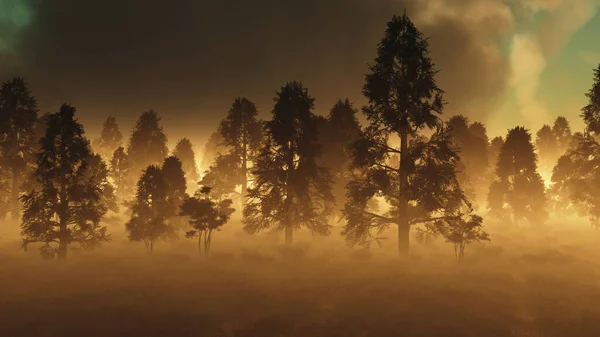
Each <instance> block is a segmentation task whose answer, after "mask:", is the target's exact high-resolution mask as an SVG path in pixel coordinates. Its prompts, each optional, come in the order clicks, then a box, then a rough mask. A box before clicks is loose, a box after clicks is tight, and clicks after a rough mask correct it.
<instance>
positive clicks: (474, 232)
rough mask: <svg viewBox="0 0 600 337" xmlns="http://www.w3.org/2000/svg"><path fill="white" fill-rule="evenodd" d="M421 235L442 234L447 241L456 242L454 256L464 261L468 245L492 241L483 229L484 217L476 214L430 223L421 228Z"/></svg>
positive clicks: (434, 235) (432, 235)
mask: <svg viewBox="0 0 600 337" xmlns="http://www.w3.org/2000/svg"><path fill="white" fill-rule="evenodd" d="M419 229H420V228H419ZM420 236H421V237H422V238H429V237H436V236H442V237H443V238H445V239H446V241H447V242H450V243H452V244H454V256H455V257H456V259H457V260H458V261H459V262H462V261H463V259H464V257H465V248H466V246H467V245H469V244H471V243H475V242H481V241H490V236H489V234H488V233H486V232H485V231H484V230H483V218H482V217H480V216H478V215H474V214H470V215H468V216H464V215H463V216H456V217H448V218H446V219H444V220H438V221H435V222H431V223H428V224H427V225H426V226H425V229H420Z"/></svg>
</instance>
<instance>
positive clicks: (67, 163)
mask: <svg viewBox="0 0 600 337" xmlns="http://www.w3.org/2000/svg"><path fill="white" fill-rule="evenodd" d="M74 116H75V108H74V107H71V106H69V105H67V104H64V105H63V106H62V107H61V108H60V110H59V111H58V112H57V113H55V114H53V115H51V116H50V118H49V121H48V129H47V130H46V135H45V136H44V137H43V138H42V140H41V150H40V152H39V153H38V155H37V169H36V171H35V174H34V175H35V177H36V179H37V181H38V182H39V185H40V187H39V188H36V189H34V190H32V191H31V192H30V193H28V194H25V195H24V196H23V197H22V198H21V200H22V202H23V208H24V212H23V220H22V225H21V229H22V231H21V235H22V236H23V248H25V249H26V248H27V246H28V245H29V244H30V243H38V242H39V243H43V244H44V245H43V246H42V248H41V252H42V254H43V255H45V256H48V257H53V256H55V255H58V258H59V259H65V258H66V257H67V246H68V245H73V244H76V245H77V246H76V247H75V248H82V249H89V248H93V247H96V246H97V245H99V244H101V243H102V242H107V241H109V236H108V235H107V234H106V227H101V226H100V221H101V219H102V217H103V216H104V215H105V214H106V212H107V210H108V206H109V205H108V204H107V203H108V201H110V200H111V198H110V197H109V192H110V190H111V188H110V184H109V183H108V181H107V179H106V170H105V167H104V166H103V163H102V162H101V161H100V158H98V157H95V156H94V155H93V154H92V152H91V150H90V146H89V141H88V140H87V139H86V138H85V136H84V130H83V126H82V125H81V124H79V123H78V122H77V121H76V119H75V117H74Z"/></svg>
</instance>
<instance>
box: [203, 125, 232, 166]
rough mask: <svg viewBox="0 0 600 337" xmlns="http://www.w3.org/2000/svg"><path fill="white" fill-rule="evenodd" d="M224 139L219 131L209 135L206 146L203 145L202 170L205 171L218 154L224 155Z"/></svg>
mask: <svg viewBox="0 0 600 337" xmlns="http://www.w3.org/2000/svg"><path fill="white" fill-rule="evenodd" d="M225 151H226V148H225V139H223V136H222V135H221V133H220V132H219V131H215V132H213V133H211V135H210V137H209V138H208V141H207V142H206V145H204V154H203V156H202V164H201V165H200V166H201V168H202V170H205V171H206V170H207V169H208V168H209V167H210V166H211V165H212V164H213V162H214V161H215V159H216V158H217V156H218V155H219V153H226V152H225Z"/></svg>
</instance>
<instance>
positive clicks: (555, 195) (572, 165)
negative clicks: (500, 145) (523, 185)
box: [550, 65, 600, 227]
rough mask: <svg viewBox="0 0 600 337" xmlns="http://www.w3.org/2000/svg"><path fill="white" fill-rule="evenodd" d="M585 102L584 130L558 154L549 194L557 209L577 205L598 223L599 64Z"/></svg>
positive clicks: (599, 164)
mask: <svg viewBox="0 0 600 337" xmlns="http://www.w3.org/2000/svg"><path fill="white" fill-rule="evenodd" d="M586 97H587V98H588V104H587V105H586V106H585V107H583V109H582V113H581V117H582V118H583V120H584V122H585V124H586V130H585V133H583V134H580V133H576V134H575V135H573V137H572V141H571V146H570V148H569V149H568V151H567V153H566V154H565V155H563V156H562V157H560V158H559V160H558V162H557V164H556V166H555V167H554V170H553V174H552V182H553V185H552V187H551V189H550V192H551V198H552V200H553V202H554V204H555V205H559V207H558V208H559V209H558V210H559V211H565V210H569V208H574V207H576V208H577V209H578V210H579V211H580V213H582V214H585V215H587V216H588V218H589V219H590V222H591V223H592V225H594V226H596V227H600V197H599V196H600V194H599V193H598V191H599V190H600V180H599V179H598V178H599V177H600V144H599V143H598V141H597V136H598V135H599V133H600V65H599V66H598V68H597V69H595V70H594V83H593V85H592V88H591V89H590V90H589V91H588V93H586Z"/></svg>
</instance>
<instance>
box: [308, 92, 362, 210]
mask: <svg viewBox="0 0 600 337" xmlns="http://www.w3.org/2000/svg"><path fill="white" fill-rule="evenodd" d="M357 113H358V111H357V110H356V109H355V108H354V106H353V105H352V103H351V102H350V100H349V99H345V100H344V101H342V100H338V101H337V103H336V104H335V105H334V106H333V108H332V109H331V111H330V112H329V115H328V116H327V117H326V118H320V119H319V143H320V144H321V146H322V153H321V156H320V157H319V158H318V162H319V163H320V164H322V165H323V166H324V167H325V168H327V170H329V172H330V173H331V174H332V179H333V184H332V191H333V195H334V197H335V200H336V201H337V204H338V205H340V206H341V205H343V204H344V202H345V199H346V184H347V183H348V181H350V180H351V178H352V177H353V175H354V174H356V172H352V170H350V165H351V163H352V147H351V145H352V144H353V143H354V142H355V141H356V140H357V139H358V136H359V135H360V131H361V130H360V124H359V122H358V118H357V117H356V114H357ZM339 208H340V209H341V207H339Z"/></svg>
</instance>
